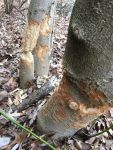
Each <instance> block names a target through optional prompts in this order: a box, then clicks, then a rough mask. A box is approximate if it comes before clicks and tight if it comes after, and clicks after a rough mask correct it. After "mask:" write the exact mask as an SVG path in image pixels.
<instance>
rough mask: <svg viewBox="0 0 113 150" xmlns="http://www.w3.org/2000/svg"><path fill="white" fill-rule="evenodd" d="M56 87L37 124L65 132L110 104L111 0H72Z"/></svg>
mask: <svg viewBox="0 0 113 150" xmlns="http://www.w3.org/2000/svg"><path fill="white" fill-rule="evenodd" d="M64 67H65V71H64V75H63V78H62V81H61V83H60V85H59V88H58V90H57V91H56V92H55V93H54V94H53V95H52V97H51V98H50V99H49V101H48V102H47V104H45V105H44V106H43V107H42V108H41V109H40V110H39V111H38V114H37V124H38V126H39V125H40V127H41V128H42V129H43V130H44V131H46V132H53V133H55V137H56V138H58V137H62V136H69V135H72V134H74V133H75V132H76V130H78V129H80V128H82V127H84V126H85V125H86V124H87V123H89V121H91V120H93V119H94V118H96V117H97V116H99V115H100V114H103V113H104V112H106V111H107V110H108V109H109V108H110V107H112V106H113V105H112V100H113V0H107V1H106V0H96V1H95V0H76V2H75V6H74V8H73V11H72V15H71V21H70V25H69V32H68V39H67V46H66V50H65V55H64Z"/></svg>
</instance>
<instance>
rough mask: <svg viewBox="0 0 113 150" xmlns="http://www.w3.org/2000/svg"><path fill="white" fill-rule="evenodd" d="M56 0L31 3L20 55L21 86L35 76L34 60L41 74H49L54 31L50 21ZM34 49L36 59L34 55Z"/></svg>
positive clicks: (40, 0) (41, 0)
mask: <svg viewBox="0 0 113 150" xmlns="http://www.w3.org/2000/svg"><path fill="white" fill-rule="evenodd" d="M54 1H55V0H49V1H48V0H32V1H31V3H30V6H29V12H28V24H27V27H26V31H25V35H24V38H23V44H22V54H21V56H20V87H21V88H25V87H26V83H27V81H30V80H32V79H33V78H34V60H35V70H36V71H37V72H38V73H39V74H41V75H44V74H46V75H47V74H48V68H49V63H48V62H49V51H50V50H49V49H50V47H49V46H50V35H51V33H52V25H51V24H49V22H50V21H51V17H50V15H51V10H52V9H51V8H53V7H52V6H53V5H54ZM52 20H53V18H52ZM34 49H35V51H34V52H33V53H34V56H35V59H34V58H33V56H32V51H33V50H34ZM23 56H24V57H23ZM28 56H30V57H28Z"/></svg>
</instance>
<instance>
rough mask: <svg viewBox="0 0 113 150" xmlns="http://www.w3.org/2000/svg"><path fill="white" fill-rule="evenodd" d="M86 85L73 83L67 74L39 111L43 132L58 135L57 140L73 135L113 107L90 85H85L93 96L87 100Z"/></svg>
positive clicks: (38, 119)
mask: <svg viewBox="0 0 113 150" xmlns="http://www.w3.org/2000/svg"><path fill="white" fill-rule="evenodd" d="M83 83H84V82H83ZM83 83H82V81H81V82H77V80H74V81H72V79H71V78H70V77H69V75H67V73H64V75H63V78H62V81H61V83H60V86H59V88H58V90H57V91H56V92H55V93H54V94H53V96H52V97H51V98H50V100H49V101H48V102H47V104H45V105H44V106H43V107H42V108H41V109H40V110H39V111H38V114H37V124H38V127H39V126H40V127H41V130H43V131H45V132H49V133H51V132H52V133H55V138H59V137H67V136H71V135H73V134H74V133H75V132H76V131H77V130H78V129H80V128H83V127H84V126H86V125H87V124H88V123H89V122H90V121H91V120H93V119H95V118H96V117H97V116H99V115H101V114H103V113H104V112H106V111H107V110H108V109H109V108H111V106H110V105H109V104H107V103H106V100H105V97H104V96H103V95H104V94H102V92H101V91H98V90H97V91H96V89H92V88H93V87H92V88H91V87H89V88H88V86H90V85H87V86H86V87H87V88H88V90H89V91H88V92H89V93H90V97H88V94H87V93H86V92H85V90H84V89H85V87H84V86H83V85H85V84H83ZM86 83H87V82H86ZM82 86H83V87H82ZM91 96H92V97H91ZM94 96H95V97H94Z"/></svg>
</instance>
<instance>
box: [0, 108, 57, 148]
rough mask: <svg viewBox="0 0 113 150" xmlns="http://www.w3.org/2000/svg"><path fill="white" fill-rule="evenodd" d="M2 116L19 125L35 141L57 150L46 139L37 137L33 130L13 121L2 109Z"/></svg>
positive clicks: (0, 113)
mask: <svg viewBox="0 0 113 150" xmlns="http://www.w3.org/2000/svg"><path fill="white" fill-rule="evenodd" d="M0 115H2V116H4V118H5V119H7V120H9V121H11V122H12V123H13V124H15V125H17V126H18V127H20V128H21V129H23V130H24V131H25V132H27V133H29V134H31V135H32V136H33V137H34V138H35V139H37V140H39V141H41V142H42V143H44V144H46V145H47V146H49V147H50V148H51V149H52V150H56V148H55V147H53V146H52V145H51V144H49V143H48V142H47V141H45V140H44V139H42V138H41V137H40V136H38V135H36V134H35V133H34V132H32V131H31V130H29V129H28V128H26V127H24V126H23V125H21V124H20V123H19V122H18V121H16V120H14V119H12V118H11V117H10V116H9V115H7V114H6V113H5V112H4V111H3V110H1V109H0Z"/></svg>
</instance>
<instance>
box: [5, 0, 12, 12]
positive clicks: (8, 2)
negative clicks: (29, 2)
mask: <svg viewBox="0 0 113 150" xmlns="http://www.w3.org/2000/svg"><path fill="white" fill-rule="evenodd" d="M13 1H14V0H4V6H5V13H6V14H10V13H11V12H12V9H13Z"/></svg>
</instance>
